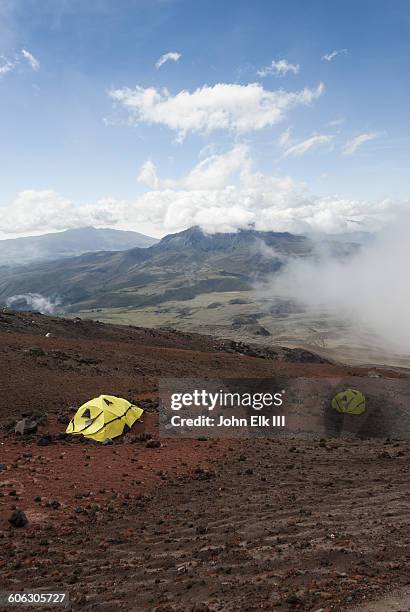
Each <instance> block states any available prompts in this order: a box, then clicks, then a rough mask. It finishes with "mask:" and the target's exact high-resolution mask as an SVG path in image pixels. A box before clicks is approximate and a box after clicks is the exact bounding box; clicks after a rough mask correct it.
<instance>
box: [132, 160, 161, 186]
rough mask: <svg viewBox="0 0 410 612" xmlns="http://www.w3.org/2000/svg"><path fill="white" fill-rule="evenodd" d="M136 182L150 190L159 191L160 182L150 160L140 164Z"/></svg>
mask: <svg viewBox="0 0 410 612" xmlns="http://www.w3.org/2000/svg"><path fill="white" fill-rule="evenodd" d="M137 181H138V182H139V183H142V184H143V185H145V186H146V187H149V188H150V189H159V186H160V181H159V178H158V175H157V168H156V166H155V164H154V162H152V161H151V160H150V159H148V160H147V161H146V162H144V163H143V164H142V166H141V168H140V171H139V173H138V176H137Z"/></svg>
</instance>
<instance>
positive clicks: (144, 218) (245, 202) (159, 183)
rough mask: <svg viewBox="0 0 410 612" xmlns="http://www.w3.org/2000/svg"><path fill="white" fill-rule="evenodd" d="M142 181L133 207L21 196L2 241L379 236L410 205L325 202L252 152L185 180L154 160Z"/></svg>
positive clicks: (216, 158) (202, 167) (223, 159)
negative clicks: (252, 233)
mask: <svg viewBox="0 0 410 612" xmlns="http://www.w3.org/2000/svg"><path fill="white" fill-rule="evenodd" d="M139 179H140V180H141V181H143V182H144V183H145V184H147V186H148V187H149V190H148V191H147V192H146V193H144V194H142V195H141V196H139V197H138V198H137V199H136V200H134V201H127V200H113V199H104V200H99V201H98V202H95V203H91V204H83V205H81V206H79V205H75V204H74V203H73V202H72V201H70V200H68V199H67V198H64V197H62V196H61V195H59V194H57V193H55V192H53V191H33V190H31V191H30V190H27V191H23V192H21V193H20V194H19V195H18V196H17V198H16V200H15V202H14V203H13V204H12V205H11V206H10V207H8V208H3V210H2V215H1V217H0V236H1V237H7V236H8V237H10V236H11V235H16V234H20V235H21V234H30V233H40V232H41V233H46V232H48V231H56V230H63V229H68V228H74V227H82V226H87V225H94V226H95V227H119V228H122V229H134V230H137V231H138V230H140V231H141V228H142V227H155V228H156V229H157V231H158V232H159V231H161V233H163V234H164V233H169V232H176V231H180V230H182V229H185V228H187V227H189V226H192V225H199V226H201V227H202V228H203V229H204V230H205V231H208V232H210V233H217V232H225V231H237V230H238V229H245V228H249V227H253V228H255V229H257V230H262V231H267V230H273V231H288V232H292V233H297V234H306V233H330V234H332V233H339V232H353V231H356V230H358V229H360V230H361V231H370V232H372V231H377V230H379V229H380V228H381V227H383V225H385V224H386V223H387V222H389V221H390V220H391V219H394V218H395V217H397V216H398V215H400V214H402V212H403V210H405V209H406V207H408V206H409V203H405V202H403V203H396V202H393V201H390V200H379V201H371V200H354V199H350V198H343V197H338V196H332V197H331V196H327V197H319V196H316V195H314V194H312V193H310V192H309V191H308V189H307V188H306V187H305V185H303V184H301V183H298V182H296V181H294V180H293V179H291V178H289V177H286V176H284V177H278V176H273V175H270V174H263V173H261V172H257V171H255V170H254V167H253V163H252V159H251V157H250V154H249V150H248V148H247V147H245V146H244V145H237V146H235V147H233V148H232V149H231V150H229V151H227V152H226V153H223V154H215V153H213V154H210V155H208V156H207V157H205V158H204V159H201V160H200V161H199V162H198V163H197V164H196V165H195V166H194V168H193V169H192V170H191V171H190V172H188V173H187V174H186V175H185V176H183V177H181V178H179V179H163V178H160V177H159V176H158V172H157V169H156V167H155V165H154V164H153V162H152V161H150V162H146V163H145V164H144V165H143V167H142V169H141V171H140V174H139Z"/></svg>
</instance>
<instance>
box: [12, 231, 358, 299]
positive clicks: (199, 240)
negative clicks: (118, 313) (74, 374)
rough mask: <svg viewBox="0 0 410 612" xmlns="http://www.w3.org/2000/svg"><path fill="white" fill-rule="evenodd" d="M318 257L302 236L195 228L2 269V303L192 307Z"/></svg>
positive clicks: (341, 249)
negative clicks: (289, 263)
mask: <svg viewBox="0 0 410 612" xmlns="http://www.w3.org/2000/svg"><path fill="white" fill-rule="evenodd" d="M96 231H97V230H96ZM322 244H326V246H327V249H328V250H329V252H331V253H332V254H333V255H336V256H339V257H343V256H347V255H349V254H350V253H351V252H353V251H354V250H355V249H357V248H359V247H358V245H354V244H350V243H342V242H328V241H324V242H323V243H322ZM322 250H323V249H322ZM315 252H316V244H315V242H313V241H312V240H310V239H309V238H306V237H304V236H294V235H292V234H288V233H276V232H256V231H253V230H242V231H239V232H237V233H225V234H213V235H208V234H204V233H203V232H202V231H201V230H200V229H199V228H196V227H194V228H190V229H188V230H185V231H183V232H180V233H177V234H170V235H168V236H165V237H164V238H163V239H162V240H160V241H159V242H158V243H156V244H154V245H152V246H150V247H148V248H133V249H130V250H127V251H125V252H124V251H122V252H120V251H117V252H108V253H106V252H98V253H88V254H84V255H81V256H79V257H74V258H70V259H61V260H58V261H52V262H42V263H37V264H32V265H30V266H21V267H17V268H14V269H6V268H3V269H2V270H0V303H6V301H7V298H10V297H11V296H14V295H19V296H22V295H25V294H33V293H35V294H40V295H41V296H45V297H47V298H48V299H51V300H58V301H59V303H60V304H61V309H66V310H67V309H69V310H72V311H76V310H81V309H88V308H114V307H134V308H135V307H141V306H145V305H153V304H160V303H161V302H165V301H169V300H178V301H183V300H188V299H191V298H193V297H195V296H196V295H199V294H201V293H209V292H226V291H246V290H248V289H250V288H251V287H252V286H254V283H255V282H256V281H258V280H263V279H264V278H266V277H267V276H268V275H271V274H272V273H274V272H275V271H277V270H279V269H280V268H281V267H282V265H283V262H284V260H286V258H287V257H308V256H311V255H314V254H315Z"/></svg>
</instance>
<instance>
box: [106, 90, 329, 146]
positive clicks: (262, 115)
mask: <svg viewBox="0 0 410 612" xmlns="http://www.w3.org/2000/svg"><path fill="white" fill-rule="evenodd" d="M323 90H324V86H323V84H322V83H320V84H319V85H318V87H316V88H315V89H308V88H305V89H303V90H301V91H297V92H289V91H284V90H283V89H279V90H276V91H270V90H266V89H264V88H263V87H262V85H260V84H259V83H250V84H248V85H239V84H229V83H218V84H216V85H213V86H208V85H204V86H203V87H201V88H199V89H196V90H195V91H192V92H189V91H185V90H183V91H180V92H179V93H177V94H176V95H172V94H171V93H170V92H169V91H168V90H166V89H164V90H161V91H160V90H157V89H155V88H153V87H148V88H144V87H138V86H137V87H136V88H135V89H130V88H128V87H124V88H122V89H113V90H111V91H110V92H109V95H110V97H111V98H112V99H113V100H114V101H115V102H116V103H117V104H118V105H120V106H121V107H122V108H124V109H125V110H126V111H127V113H128V117H129V122H130V123H131V124H132V125H138V124H141V123H147V124H150V125H152V124H156V125H164V126H166V127H168V128H169V129H171V130H173V131H175V132H176V133H177V136H178V140H179V141H182V140H183V139H184V138H185V136H186V135H187V134H188V133H189V132H200V133H210V132H213V131H215V130H229V131H231V132H236V133H239V134H244V133H246V132H251V131H255V130H261V129H263V128H267V127H271V126H273V125H275V124H276V123H278V122H280V121H281V120H282V119H284V117H285V116H286V113H287V111H289V110H290V109H291V108H293V107H295V106H299V105H306V104H311V103H312V102H313V101H314V100H316V99H317V98H319V96H321V94H322V93H323Z"/></svg>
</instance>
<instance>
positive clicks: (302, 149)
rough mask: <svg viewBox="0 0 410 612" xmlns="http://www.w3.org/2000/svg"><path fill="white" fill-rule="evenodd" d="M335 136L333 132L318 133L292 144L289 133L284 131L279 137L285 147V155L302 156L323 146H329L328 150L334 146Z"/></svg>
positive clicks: (280, 142)
mask: <svg viewBox="0 0 410 612" xmlns="http://www.w3.org/2000/svg"><path fill="white" fill-rule="evenodd" d="M333 140H334V136H332V135H331V134H316V135H315V136H311V137H310V138H306V140H302V141H300V142H297V143H295V144H290V143H291V142H292V141H291V140H290V136H289V133H286V132H285V133H284V134H282V136H281V137H280V139H279V144H280V145H282V146H284V147H285V152H284V154H283V155H284V157H301V156H302V155H305V153H307V152H308V151H313V150H315V149H319V148H321V147H327V149H328V150H330V149H331V148H332V143H333Z"/></svg>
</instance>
